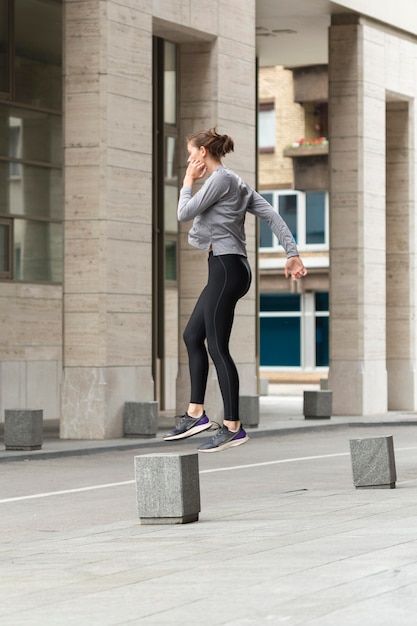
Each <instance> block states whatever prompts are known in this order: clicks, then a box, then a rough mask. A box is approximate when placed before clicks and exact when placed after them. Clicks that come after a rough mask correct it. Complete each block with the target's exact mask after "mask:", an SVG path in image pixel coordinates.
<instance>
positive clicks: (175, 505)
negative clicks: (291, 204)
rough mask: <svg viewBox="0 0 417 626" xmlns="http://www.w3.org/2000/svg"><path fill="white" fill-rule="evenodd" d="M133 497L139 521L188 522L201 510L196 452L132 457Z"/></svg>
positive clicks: (147, 522)
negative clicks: (134, 489) (134, 483)
mask: <svg viewBox="0 0 417 626" xmlns="http://www.w3.org/2000/svg"><path fill="white" fill-rule="evenodd" d="M135 478H136V498H137V507H138V515H139V519H140V523H141V524H188V523H190V522H197V521H198V515H199V513H200V510H201V508H200V478H199V473H198V454H197V453H192V454H189V453H188V454H187V453H184V454H175V453H167V454H144V455H141V456H136V457H135Z"/></svg>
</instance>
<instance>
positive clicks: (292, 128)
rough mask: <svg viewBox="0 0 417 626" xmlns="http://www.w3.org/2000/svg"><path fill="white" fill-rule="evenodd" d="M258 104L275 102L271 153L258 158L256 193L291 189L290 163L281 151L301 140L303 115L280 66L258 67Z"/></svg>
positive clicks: (289, 79) (288, 75) (290, 80)
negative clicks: (274, 132)
mask: <svg viewBox="0 0 417 626" xmlns="http://www.w3.org/2000/svg"><path fill="white" fill-rule="evenodd" d="M258 81H259V82H258V98H259V102H261V103H262V102H275V114H276V137H275V152H273V153H272V154H259V157H258V172H259V174H258V182H259V185H258V186H259V189H292V188H293V186H294V179H293V170H292V159H291V158H288V157H284V156H283V154H282V151H283V149H284V148H285V147H286V146H288V145H290V144H291V143H293V142H294V141H297V140H298V139H300V138H302V137H304V136H305V132H306V131H305V114H304V110H303V107H302V105H301V104H298V103H295V102H294V89H293V74H292V72H291V71H290V70H287V69H285V68H283V67H281V66H276V67H262V68H260V69H259V79H258Z"/></svg>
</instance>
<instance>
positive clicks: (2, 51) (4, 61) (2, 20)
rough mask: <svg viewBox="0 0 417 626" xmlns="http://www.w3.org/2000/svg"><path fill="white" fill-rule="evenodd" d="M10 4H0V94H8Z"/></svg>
mask: <svg viewBox="0 0 417 626" xmlns="http://www.w3.org/2000/svg"><path fill="white" fill-rule="evenodd" d="M9 19H10V4H9V2H4V1H3V2H1V5H0V94H7V95H8V94H9V91H10V85H9V78H10V73H9V64H10V32H9Z"/></svg>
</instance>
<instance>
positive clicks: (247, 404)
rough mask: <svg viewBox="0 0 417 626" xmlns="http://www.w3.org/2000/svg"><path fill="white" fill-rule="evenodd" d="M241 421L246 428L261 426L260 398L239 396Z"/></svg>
mask: <svg viewBox="0 0 417 626" xmlns="http://www.w3.org/2000/svg"><path fill="white" fill-rule="evenodd" d="M239 416H240V421H241V422H242V424H243V426H245V427H246V428H257V427H258V426H259V396H239Z"/></svg>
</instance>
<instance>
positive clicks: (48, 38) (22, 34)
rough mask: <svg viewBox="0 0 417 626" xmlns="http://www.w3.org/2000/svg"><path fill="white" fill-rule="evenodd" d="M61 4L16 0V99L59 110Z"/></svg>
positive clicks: (60, 100) (40, 0)
mask: <svg viewBox="0 0 417 626" xmlns="http://www.w3.org/2000/svg"><path fill="white" fill-rule="evenodd" d="M61 48H62V4H61V3H60V2H54V1H53V0H52V1H50V2H44V1H43V0H15V63H14V70H15V90H16V96H15V100H16V101H17V102H24V103H25V104H31V105H33V106H36V107H44V108H48V109H56V110H58V111H59V110H61V103H62V89H61V83H62V77H61V73H62V67H61V66H62V52H61Z"/></svg>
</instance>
